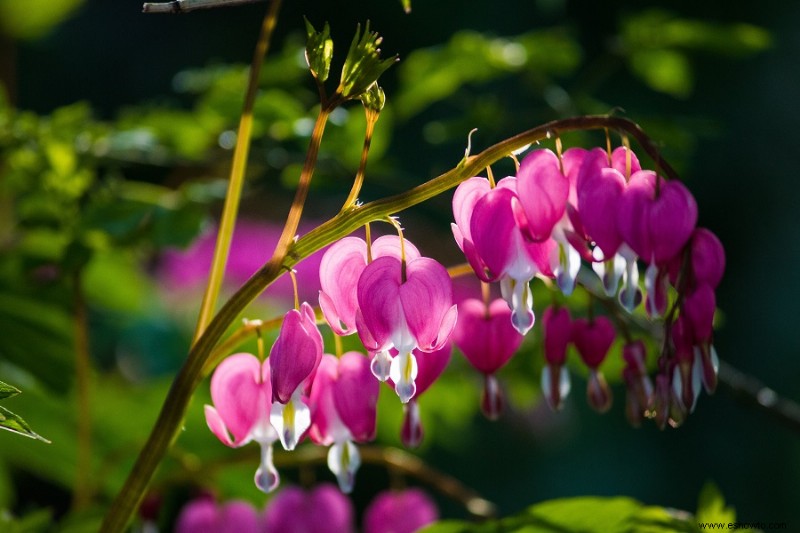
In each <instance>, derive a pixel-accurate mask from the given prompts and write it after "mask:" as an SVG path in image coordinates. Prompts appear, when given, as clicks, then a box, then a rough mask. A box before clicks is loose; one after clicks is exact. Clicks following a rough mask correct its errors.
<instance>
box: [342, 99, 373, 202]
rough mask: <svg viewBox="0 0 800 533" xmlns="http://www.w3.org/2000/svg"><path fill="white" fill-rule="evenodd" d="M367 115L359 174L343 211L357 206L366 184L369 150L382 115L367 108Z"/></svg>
mask: <svg viewBox="0 0 800 533" xmlns="http://www.w3.org/2000/svg"><path fill="white" fill-rule="evenodd" d="M366 115H367V128H366V131H365V132H364V146H363V148H362V149H361V161H360V162H359V164H358V172H357V173H356V179H355V180H354V181H353V187H352V189H350V194H348V195H347V199H346V200H345V201H344V207H342V210H346V209H350V208H351V207H353V206H354V205H355V203H356V200H358V194H359V193H360V192H361V186H362V185H363V184H364V175H365V173H366V171H367V157H368V156H369V148H370V145H371V144H372V134H373V133H374V132H375V124H376V123H377V122H378V118H379V117H380V113H379V112H377V111H373V110H372V109H369V108H366Z"/></svg>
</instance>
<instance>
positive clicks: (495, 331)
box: [453, 298, 523, 420]
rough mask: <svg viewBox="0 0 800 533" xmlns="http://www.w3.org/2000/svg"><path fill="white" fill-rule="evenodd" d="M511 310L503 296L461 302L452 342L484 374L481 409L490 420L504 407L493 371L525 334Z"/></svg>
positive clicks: (512, 351)
mask: <svg viewBox="0 0 800 533" xmlns="http://www.w3.org/2000/svg"><path fill="white" fill-rule="evenodd" d="M510 318H511V310H510V309H509V308H508V305H507V304H506V303H505V302H504V301H503V300H501V299H497V300H495V301H493V302H492V303H491V304H490V305H488V306H487V305H486V304H485V303H483V302H482V301H481V300H477V299H474V298H471V299H468V300H464V301H463V302H461V303H460V304H458V323H456V327H455V329H453V342H454V343H455V345H456V346H458V348H459V349H460V350H461V352H462V353H463V354H464V356H465V357H466V358H467V360H468V361H469V363H470V364H471V365H472V366H473V367H475V368H476V369H477V370H478V371H479V372H482V373H483V374H484V376H485V378H486V379H485V385H484V390H483V398H482V401H481V408H482V410H483V413H484V414H485V415H486V416H487V417H488V418H489V419H491V420H494V419H496V418H497V417H498V416H499V415H500V412H501V410H502V395H501V394H500V391H499V388H498V386H497V380H496V378H495V377H494V374H495V373H496V372H497V371H498V370H500V368H502V367H503V365H505V364H506V363H507V362H508V360H509V359H511V357H512V356H513V355H514V353H515V352H516V351H517V349H518V348H519V345H520V344H522V339H523V336H522V335H520V334H519V332H518V331H517V330H516V329H514V326H513V325H512V324H511V320H510Z"/></svg>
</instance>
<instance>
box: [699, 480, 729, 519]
mask: <svg viewBox="0 0 800 533" xmlns="http://www.w3.org/2000/svg"><path fill="white" fill-rule="evenodd" d="M697 521H698V522H724V523H729V522H736V510H735V509H734V508H733V507H727V506H726V505H725V498H724V497H723V496H722V493H721V492H720V490H719V487H717V485H716V484H714V483H713V482H711V481H708V482H707V483H706V484H705V485H703V488H702V489H701V490H700V495H699V496H698V498H697Z"/></svg>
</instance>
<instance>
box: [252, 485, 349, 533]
mask: <svg viewBox="0 0 800 533" xmlns="http://www.w3.org/2000/svg"><path fill="white" fill-rule="evenodd" d="M354 514H355V513H354V511H353V504H352V503H351V502H350V499H349V498H348V497H347V496H345V495H344V494H342V493H341V492H339V490H338V489H337V488H336V487H335V486H333V485H331V484H330V483H323V484H320V485H317V486H316V488H314V489H313V490H310V491H304V490H303V489H300V488H298V487H286V488H285V489H283V490H282V491H280V492H279V493H278V494H276V495H275V497H274V498H272V499H271V500H270V501H269V503H268V504H267V508H266V511H265V516H264V518H265V522H266V526H267V527H266V528H265V530H264V531H270V532H272V531H276V532H278V531H279V532H280V533H329V532H331V531H336V532H337V533H339V532H341V533H355V525H354V520H353V515H354Z"/></svg>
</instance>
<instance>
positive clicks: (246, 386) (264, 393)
mask: <svg viewBox="0 0 800 533" xmlns="http://www.w3.org/2000/svg"><path fill="white" fill-rule="evenodd" d="M211 400H212V401H213V403H214V405H213V406H211V405H206V406H205V415H206V423H207V424H208V427H209V429H210V430H211V432H212V433H214V435H216V436H217V438H218V439H219V440H220V441H222V443H223V444H225V445H226V446H230V447H231V448H238V447H240V446H244V445H245V444H247V443H248V442H250V441H253V440H254V441H256V442H257V443H258V444H259V446H261V465H260V466H259V467H258V470H257V471H256V475H255V483H256V486H257V487H258V488H259V489H260V490H262V491H263V492H270V491H271V490H273V489H274V488H275V487H277V486H278V482H279V477H278V471H277V470H275V466H274V465H273V464H272V443H273V442H275V441H276V440H278V434H277V433H276V432H275V430H274V429H273V427H272V425H271V424H270V405H271V404H272V386H271V384H270V367H269V365H268V363H267V362H266V361H265V362H264V363H261V362H260V361H259V360H258V359H257V358H256V356H254V355H252V354H249V353H238V354H234V355H231V356H230V357H228V358H226V359H225V360H224V361H222V363H220V365H219V366H218V367H217V370H216V371H215V372H214V375H213V376H212V377H211Z"/></svg>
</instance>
